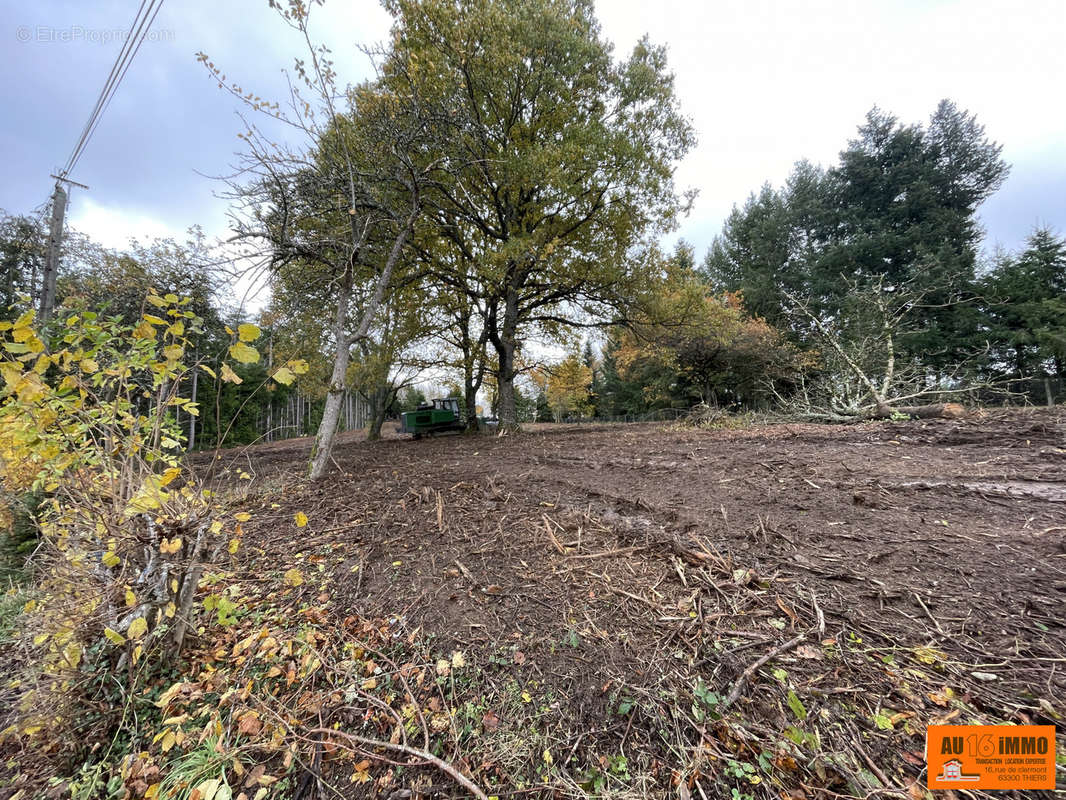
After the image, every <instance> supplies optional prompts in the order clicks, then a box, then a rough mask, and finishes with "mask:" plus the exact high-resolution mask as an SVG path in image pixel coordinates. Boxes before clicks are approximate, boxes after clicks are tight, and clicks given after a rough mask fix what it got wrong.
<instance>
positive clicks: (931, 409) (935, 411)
mask: <svg viewBox="0 0 1066 800" xmlns="http://www.w3.org/2000/svg"><path fill="white" fill-rule="evenodd" d="M893 414H906V415H907V416H908V417H913V418H915V419H937V418H943V419H960V418H962V417H965V416H966V415H967V412H966V408H965V407H964V406H962V405H960V404H959V403H929V404H927V405H924V406H882V407H880V408H878V409H876V410H875V411H873V412H871V413H870V414H869V415H868V419H891V417H892V415H893Z"/></svg>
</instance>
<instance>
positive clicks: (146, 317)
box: [141, 314, 167, 325]
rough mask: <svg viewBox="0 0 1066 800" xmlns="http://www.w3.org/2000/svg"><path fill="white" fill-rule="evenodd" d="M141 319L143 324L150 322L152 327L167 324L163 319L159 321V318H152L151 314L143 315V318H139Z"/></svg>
mask: <svg viewBox="0 0 1066 800" xmlns="http://www.w3.org/2000/svg"><path fill="white" fill-rule="evenodd" d="M141 319H143V320H144V321H145V322H150V323H151V324H152V325H166V324H167V321H166V320H165V319H160V318H159V317H157V316H154V315H152V314H145V315H144V316H143V317H141Z"/></svg>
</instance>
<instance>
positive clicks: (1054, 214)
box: [0, 0, 1066, 257]
mask: <svg viewBox="0 0 1066 800" xmlns="http://www.w3.org/2000/svg"><path fill="white" fill-rule="evenodd" d="M137 6H138V2H136V0H125V1H124V2H120V1H119V0H97V2H93V3H85V2H72V1H71V0H66V1H64V0H39V1H38V2H34V3H26V2H13V0H0V37H2V39H3V46H2V47H0V66H2V68H3V70H4V75H5V76H6V79H5V81H4V82H3V88H2V89H0V93H2V97H0V108H2V109H3V111H2V113H3V124H2V125H0V148H2V152H3V153H4V171H5V172H4V180H3V181H2V183H0V208H3V209H5V210H7V211H8V212H15V213H26V212H29V211H31V210H33V209H34V208H35V207H38V206H41V205H42V204H44V203H45V202H46V201H47V198H48V195H49V193H50V192H51V186H52V183H53V181H52V180H51V179H50V178H49V177H48V174H49V172H52V171H54V170H55V169H57V168H58V166H59V165H61V164H62V163H64V162H65V161H66V158H67V156H68V154H69V152H70V149H71V148H72V147H73V145H74V142H75V140H76V138H77V135H78V134H79V133H80V131H81V128H82V126H83V125H84V123H85V119H86V118H87V116H88V114H89V111H90V109H91V106H92V105H93V103H94V102H95V99H96V96H97V94H98V92H99V91H100V88H101V87H102V85H103V82H104V80H105V78H106V77H107V73H108V71H109V69H110V67H111V64H112V62H113V61H114V58H115V56H116V54H117V52H118V50H119V47H120V46H121V42H120V41H119V39H118V38H117V37H116V36H115V32H116V31H121V30H123V29H124V28H126V27H127V26H128V25H129V23H130V21H131V20H132V19H133V17H134V14H135V12H136V11H137ZM597 9H598V12H599V16H600V19H601V22H602V24H603V29H604V32H605V34H606V36H607V38H609V39H611V40H612V41H613V42H614V43H615V47H616V53H617V54H619V55H622V54H624V53H626V52H628V50H629V49H630V48H631V47H632V45H633V44H634V42H635V41H636V40H637V39H638V38H639V36H641V35H642V34H644V33H649V34H650V35H651V38H652V40H653V41H655V42H664V43H666V44H667V45H668V46H669V52H670V60H671V64H672V67H673V69H674V70H675V72H676V74H677V89H678V93H679V95H680V97H681V102H682V106H683V108H684V110H685V112H686V113H687V114H688V115H689V116H691V118H692V120H693V122H694V124H695V126H696V129H697V131H698V134H699V145H698V146H697V148H696V149H695V150H694V152H692V153H691V154H690V155H689V157H688V158H687V159H686V161H685V162H684V163H683V164H682V165H681V167H680V169H679V172H678V179H679V183H680V184H681V185H682V186H684V187H694V188H697V189H698V190H699V199H698V200H697V202H696V204H695V207H694V208H693V211H692V214H691V215H690V216H689V217H688V219H687V220H685V221H684V223H683V224H682V227H681V230H680V231H679V235H681V236H684V237H685V238H686V239H688V240H689V241H690V242H692V243H693V244H694V245H695V247H696V250H697V254H698V256H700V257H702V254H703V252H704V251H705V250H706V248H707V247H708V245H709V244H710V242H711V239H712V238H713V236H714V235H715V233H717V232H718V230H719V229H720V227H721V224H722V220H723V219H724V217H725V215H726V214H728V212H729V210H730V208H731V207H732V206H733V205H734V204H737V203H742V202H743V201H744V199H745V198H746V197H747V195H748V194H749V193H750V192H752V191H754V190H756V189H758V187H759V186H760V185H761V184H762V183H763V182H765V181H771V182H773V183H775V184H779V183H780V182H781V181H783V180H784V178H785V177H786V176H787V174H788V173H789V171H790V169H791V167H792V164H793V163H794V162H795V161H797V160H798V159H801V158H808V159H810V160H812V161H815V162H821V163H823V164H828V163H831V162H832V161H834V160H835V158H836V156H837V153H838V152H839V151H840V150H841V149H842V148H843V147H844V145H845V143H846V141H847V139H848V138H850V137H851V136H853V135H854V132H855V128H856V126H857V125H858V124H859V123H860V122H861V121H862V119H863V116H864V115H865V113H866V112H867V111H868V110H869V109H870V107H871V106H873V105H874V104H877V105H879V106H881V107H882V108H884V109H886V110H889V111H891V112H893V113H894V114H896V115H897V116H898V117H900V119H901V120H903V121H907V122H910V121H924V120H925V119H927V118H928V116H929V114H930V113H931V112H932V111H933V109H934V108H935V107H936V104H937V102H938V101H939V100H940V99H941V98H943V97H949V98H951V99H953V100H955V101H956V102H957V103H958V104H959V105H960V106H961V107H963V108H967V109H969V110H970V111H973V112H975V113H976V114H977V116H978V119H979V120H980V121H981V122H982V123H983V124H984V125H985V126H986V129H987V133H988V134H989V135H990V136H991V137H992V138H994V139H995V140H997V141H999V142H1000V143H1002V144H1003V145H1004V156H1005V157H1006V159H1007V160H1008V161H1009V162H1010V163H1011V164H1012V172H1011V176H1010V178H1009V180H1008V182H1007V184H1006V185H1005V186H1004V188H1003V189H1002V190H1001V191H1000V192H999V193H998V194H997V195H996V196H995V197H993V198H992V199H991V200H990V201H988V202H987V203H986V204H985V206H984V207H983V208H982V209H981V219H982V221H983V224H984V226H985V228H986V230H987V233H988V238H987V240H986V247H989V248H990V247H991V246H994V245H996V244H999V245H1002V246H1005V247H1008V248H1016V247H1018V246H1019V245H1020V244H1021V243H1022V241H1023V240H1024V239H1025V237H1026V236H1027V235H1028V233H1029V232H1030V231H1031V230H1032V228H1033V226H1034V225H1036V224H1049V225H1051V226H1052V227H1053V228H1055V229H1056V230H1057V231H1058V232H1059V233H1063V232H1066V192H1064V187H1066V104H1064V103H1062V100H1061V97H1062V92H1063V81H1064V77H1066V47H1064V45H1063V42H1064V40H1066V3H1064V2H1062V0H1024V1H1023V2H1018V1H1017V0H1014V1H1013V2H991V1H989V0H957V1H956V2H928V1H926V2H922V1H920V0H915V2H901V1H900V2H878V3H871V2H851V1H849V0H841V1H840V2H830V1H829V0H819V1H817V2H810V1H807V0H805V1H804V2H784V0H728V1H726V2H723V1H722V0H715V2H694V1H689V2H682V0H657V1H656V2H647V0H600V2H598V3H597ZM316 17H317V19H316ZM388 27H389V18H388V16H387V15H386V14H385V12H384V11H383V10H382V9H381V8H380V6H379V5H378V4H377V3H376V2H366V1H364V0H360V1H359V2H349V1H345V0H329V2H327V3H326V6H325V7H324V8H321V9H316V11H315V12H314V17H313V28H314V29H315V32H316V33H317V35H318V36H319V37H320V38H321V39H322V40H324V41H325V42H327V43H328V44H329V45H330V46H331V47H332V48H333V50H334V54H335V56H336V60H337V64H338V69H339V71H340V74H341V76H342V78H343V79H345V80H347V81H350V82H354V81H358V80H360V79H362V78H363V77H365V76H366V75H367V72H368V69H369V65H368V63H367V61H366V59H365V58H364V57H363V56H362V55H361V54H360V53H359V52H358V50H357V48H356V44H357V43H371V42H375V41H380V40H382V39H383V38H384V37H385V35H386V33H387V31H388ZM198 50H203V51H205V52H207V53H208V54H209V55H210V56H211V57H212V59H214V61H215V62H216V63H217V64H219V66H221V67H222V69H223V70H224V71H226V73H227V74H228V75H229V77H230V78H232V79H235V80H238V81H240V82H241V83H242V84H243V85H245V86H246V88H249V89H251V90H254V91H255V92H256V93H258V94H259V95H261V96H264V97H268V98H270V97H281V96H283V91H282V90H283V88H284V80H283V77H282V75H281V69H282V68H283V67H285V68H287V67H289V66H290V65H291V63H292V57H293V55H295V54H298V53H299V42H298V41H297V40H296V39H295V37H294V35H293V34H292V33H291V32H290V31H288V30H287V29H286V28H284V27H283V26H282V25H281V24H280V23H279V22H278V21H277V20H276V19H275V18H274V14H273V12H271V11H270V10H269V8H268V7H267V2H266V0H167V2H166V3H165V5H164V6H163V9H162V11H161V12H160V14H159V16H158V17H157V19H156V22H155V25H154V27H153V33H152V35H151V37H150V40H149V41H146V42H145V43H144V45H143V47H142V48H141V50H140V52H139V54H138V56H137V59H136V61H135V62H134V64H133V66H132V67H131V69H130V71H129V74H128V75H127V76H126V79H125V81H124V82H123V84H122V86H121V87H120V89H119V91H118V94H117V96H116V97H115V99H114V101H113V102H112V104H111V106H110V108H109V109H108V110H107V113H106V115H105V117H104V119H103V121H102V122H101V124H100V127H99V129H98V130H97V132H96V134H95V137H94V138H93V140H92V142H91V143H90V144H89V146H88V148H87V150H86V152H85V154H84V156H83V157H82V159H81V161H80V163H79V165H78V167H77V169H76V171H75V173H74V174H72V176H71V177H72V178H74V179H75V180H78V181H80V182H82V183H86V184H88V185H89V186H90V187H91V189H90V191H88V192H86V191H82V190H76V191H75V193H74V195H73V198H72V205H71V209H70V219H71V221H72V223H73V225H74V226H76V227H77V228H79V229H81V230H83V231H85V232H86V233H88V234H89V235H91V236H93V237H94V238H97V239H99V240H101V241H103V242H104V243H106V244H109V245H113V246H120V245H122V244H123V243H124V242H125V241H126V240H127V239H128V238H129V237H130V236H144V235H148V236H156V235H166V234H173V235H180V234H181V233H182V232H183V231H184V230H185V229H186V228H187V227H188V226H190V225H193V224H200V225H202V226H203V227H204V228H205V229H206V230H207V231H208V232H210V233H214V234H218V233H222V232H223V231H224V230H225V207H226V206H225V203H224V202H223V201H221V200H219V199H217V198H216V197H214V196H213V195H214V194H215V193H216V192H218V191H219V189H220V186H219V184H218V183H217V182H216V181H213V180H211V179H210V178H208V177H204V176H205V175H220V174H224V173H225V172H226V171H227V167H228V165H230V164H232V163H233V161H234V157H233V154H234V152H235V151H236V150H237V149H239V144H240V143H239V141H238V140H237V138H236V134H237V132H238V131H239V130H241V125H240V122H239V120H238V119H237V118H236V117H235V115H234V111H235V110H236V109H237V106H238V104H237V102H236V101H235V100H234V99H233V98H231V97H230V96H229V95H227V94H226V93H224V92H222V91H221V90H219V89H218V88H217V86H216V84H215V83H214V82H212V81H211V80H210V78H209V77H208V76H207V74H206V72H205V70H204V68H203V67H202V66H201V65H200V64H198V63H197V62H196V59H195V55H194V54H195V53H196V52H197V51H198ZM675 238H676V237H675Z"/></svg>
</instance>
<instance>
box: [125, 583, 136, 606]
mask: <svg viewBox="0 0 1066 800" xmlns="http://www.w3.org/2000/svg"><path fill="white" fill-rule="evenodd" d="M126 605H127V606H135V605H137V595H135V594H134V593H133V590H132V589H130V588H128V587H127V588H126Z"/></svg>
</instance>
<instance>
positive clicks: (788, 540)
mask: <svg viewBox="0 0 1066 800" xmlns="http://www.w3.org/2000/svg"><path fill="white" fill-rule="evenodd" d="M309 446H310V443H309V442H308V441H307V440H296V441H290V442H283V443H277V444H272V445H267V446H263V447H258V448H251V449H249V450H247V451H245V453H244V454H243V455H242V456H241V457H240V459H239V460H238V461H237V462H236V464H237V466H239V467H240V468H241V469H243V470H245V471H247V472H248V473H249V474H250V475H252V477H253V481H254V485H255V486H256V487H257V488H258V490H260V491H261V492H262V494H259V495H257V497H258V498H259V500H258V501H257V503H256V508H255V509H254V511H255V513H254V514H253V520H254V521H253V522H252V523H251V524H250V526H249V527H248V532H247V535H246V542H247V543H248V545H250V546H251V547H250V551H249V552H250V553H252V554H254V556H255V558H254V562H253V563H254V564H256V565H257V566H256V567H255V568H256V569H258V570H262V569H263V565H264V564H266V565H277V567H278V568H279V569H280V568H283V567H284V566H287V565H290V564H292V563H314V564H317V565H318V568H319V570H320V571H321V572H322V573H323V574H324V575H326V576H328V577H329V578H330V583H331V586H332V587H333V588H332V591H331V592H330V599H329V603H330V609H331V613H333V614H335V615H336V617H337V618H338V619H341V618H344V617H346V616H349V615H358V616H359V617H361V618H368V619H388V620H390V621H391V624H393V625H394V626H396V628H397V629H398V630H402V631H405V632H417V633H418V635H419V636H424V637H426V640H427V641H429V642H431V643H432V647H433V648H434V649H435V651H440V652H444V653H447V652H451V651H455V650H459V651H461V652H463V653H464V655H465V658H466V659H467V661H469V662H471V663H472V664H474V665H476V666H477V667H478V668H479V669H480V673H479V674H480V679H479V680H480V684H479V686H478V687H477V688H476V689H474V690H472V691H474V694H477V695H478V696H480V697H482V698H483V699H484V703H485V707H484V708H483V709H482V708H480V707H479V712H478V713H479V715H480V714H481V713H482V712H484V714H485V716H484V717H483V719H482V724H481V726H480V727H479V726H477V725H475V726H474V727H475V728H476V730H474V731H473V735H474V736H475V738H477V737H480V738H477V741H478V742H479V744H478V751H477V752H478V754H479V755H478V759H480V761H479V760H478V759H472V758H470V757H468V756H467V755H465V754H463V753H462V752H461V751H460V750H459V749H458V748H457V749H456V750H455V751H454V752H453V753H451V754H447V753H446V754H444V755H445V756H449V755H450V756H451V757H452V758H453V759H455V760H457V762H458V763H459V764H460V767H461V768H463V769H464V771H465V772H467V773H468V774H470V775H471V776H472V777H473V778H474V779H475V780H480V781H482V782H483V783H485V784H486V785H494V786H495V787H496V788H494V789H491V790H490V789H486V791H488V793H489V794H497V795H499V796H505V795H508V794H515V793H525V794H529V793H533V794H537V793H541V794H544V795H545V796H551V795H552V794H553V793H555V794H559V793H560V792H561V793H563V794H566V793H568V792H569V793H571V794H574V793H579V792H580V791H588V792H590V793H595V790H596V789H600V790H602V792H608V791H612V790H613V791H616V792H617V793H618V794H617V796H623V795H625V796H649V797H658V796H680V797H689V796H692V797H699V796H701V794H702V796H706V797H712V796H721V795H724V796H727V797H728V796H731V795H732V796H734V797H745V796H746V795H752V796H772V797H782V796H783V797H834V796H858V797H865V796H870V795H871V794H877V793H887V794H889V795H895V796H911V797H922V796H924V795H925V790H924V789H923V788H921V787H923V786H924V783H925V776H924V766H923V764H924V759H923V752H924V734H925V726H926V725H927V724H930V723H934V722H951V721H954V722H958V723H968V722H979V721H982V722H998V721H1012V722H1019V723H1033V724H1056V725H1057V726H1058V730H1059V734H1060V736H1059V750H1060V751H1063V750H1066V738H1064V736H1063V733H1064V732H1066V726H1064V722H1066V419H1064V415H1063V414H1062V413H1061V412H1056V411H1053V410H1049V411H1044V410H1037V411H1013V412H1006V411H1004V412H988V413H985V414H983V415H981V416H977V417H974V418H970V419H963V420H931V421H912V422H895V423H893V422H886V423H876V424H863V425H856V426H850V427H829V426H813V425H794V424H789V425H773V426H764V427H753V428H744V429H739V430H720V431H704V430H692V429H680V428H670V427H664V426H662V425H627V426H609V427H606V426H605V427H592V428H590V427H570V426H559V427H558V428H551V427H549V428H548V429H541V430H538V431H535V432H525V433H522V434H518V435H514V436H506V437H490V436H480V437H464V436H450V437H440V438H434V439H430V440H424V441H419V442H414V441H410V440H406V439H396V438H394V439H391V440H386V441H382V442H376V443H367V442H362V441H356V440H355V437H352V438H349V439H347V440H345V441H344V442H343V443H342V444H341V446H340V447H339V448H338V449H337V451H336V454H335V457H336V462H337V468H336V470H335V471H334V473H333V474H332V475H331V476H330V477H329V478H328V479H327V480H325V481H323V482H321V483H318V484H307V483H305V482H304V481H303V480H302V477H301V476H302V471H303V466H304V462H305V460H306V457H307V452H308V448H309ZM274 504H276V505H277V506H279V507H278V508H274V507H273V505H274ZM297 510H299V511H302V512H303V513H305V514H306V515H307V516H308V518H309V520H310V522H309V523H308V525H307V526H306V527H303V528H295V527H294V526H293V524H292V515H293V513H294V511H297ZM264 559H266V560H264ZM249 568H251V564H249ZM767 655H772V657H771V658H769V659H767V660H766V661H765V662H764V663H757V662H759V661H760V660H761V658H762V657H763V656H767ZM752 667H754V668H752ZM516 685H518V686H531V687H535V688H536V691H537V692H538V693H539V696H541V697H545V698H548V700H547V701H546V703H545V705H544V713H543V715H542V718H541V719H540V720H539V722H536V723H535V724H533V723H530V721H529V719H528V718H527V717H525V716H523V715H522V714H521V708H520V705H519V710H518V711H514V712H508V711H507V708H506V707H505V706H506V704H505V703H504V701H503V700H501V699H500V698H501V697H502V696H503V695H504V694H505V693H506V691H507V687H508V686H511V687H513V686H516ZM534 704H536V703H535V702H534ZM531 724H533V728H532V729H530V730H535V736H536V737H540V740H543V741H544V742H547V743H548V744H546V745H545V746H544V747H543V749H545V750H550V751H551V752H552V753H554V754H555V755H554V756H553V757H552V758H551V763H550V764H548V766H547V767H545V765H544V764H540V765H539V768H540V770H541V772H542V773H543V775H540V776H539V777H538V776H537V775H536V774H533V775H532V777H531V771H532V770H534V767H535V766H536V765H530V764H529V763H524V762H522V757H520V755H515V754H514V750H515V748H514V747H513V746H511V747H510V749H509V750H508V751H507V752H509V753H511V754H512V755H513V756H514V760H513V763H512V762H508V760H507V757H506V755H505V754H499V753H498V757H497V758H495V760H494V759H493V758H492V757H491V754H492V753H493V744H492V743H493V740H494V738H497V739H500V741H501V742H502V741H503V737H504V734H505V733H506V734H508V735H509V736H510V737H511V738H510V739H509V740H508V741H512V740H521V738H522V736H523V731H524V730H527V729H528V728H529V726H530V725H531ZM523 726H525V727H523ZM530 736H534V734H533V733H530ZM501 748H502V744H501ZM541 749H542V748H541V746H540V745H537V747H536V750H535V753H534V755H535V756H537V757H539V756H541V752H540V750H541ZM486 754H488V755H486ZM619 756H621V757H623V760H622V761H618V760H617V759H618V757H619ZM533 760H534V762H535V761H536V758H534V759H533ZM543 760H544V761H545V762H548V759H547V758H546V757H545V758H544V759H543ZM619 764H621V765H623V766H622V769H618V768H617V767H618V765H619ZM748 767H751V769H748ZM600 775H602V780H599V777H598V776H600ZM534 779H539V780H542V781H545V782H546V784H545V785H543V786H541V787H539V788H538V787H537V786H536V785H535V784H533V783H531V781H532V780H534ZM1058 779H1059V786H1060V787H1066V772H1064V768H1063V766H1061V765H1060V767H1059V771H1058ZM597 780H599V783H597V782H596V781H597ZM438 783H440V782H439V781H438ZM371 786H373V784H371V785H370V786H368V787H365V788H364V789H363V791H365V792H367V793H373V791H374V790H372V789H371V788H370V787H371ZM379 788H380V787H379ZM393 789H394V790H395V784H393ZM406 791H410V790H406ZM423 791H424V793H426V794H433V793H445V794H447V793H449V792H452V791H455V790H454V787H449V786H447V781H445V782H444V783H443V784H441V785H438V786H430V787H429V788H428V789H424V790H423ZM415 793H416V794H417V793H418V792H417V791H416V792H415ZM1037 794H1039V793H1036V794H1034V793H1030V794H1029V795H1027V796H1036V795H1037ZM383 796H385V794H384V793H383ZM405 796H409V795H405ZM612 796H614V795H612ZM1000 796H1002V794H1000Z"/></svg>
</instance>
